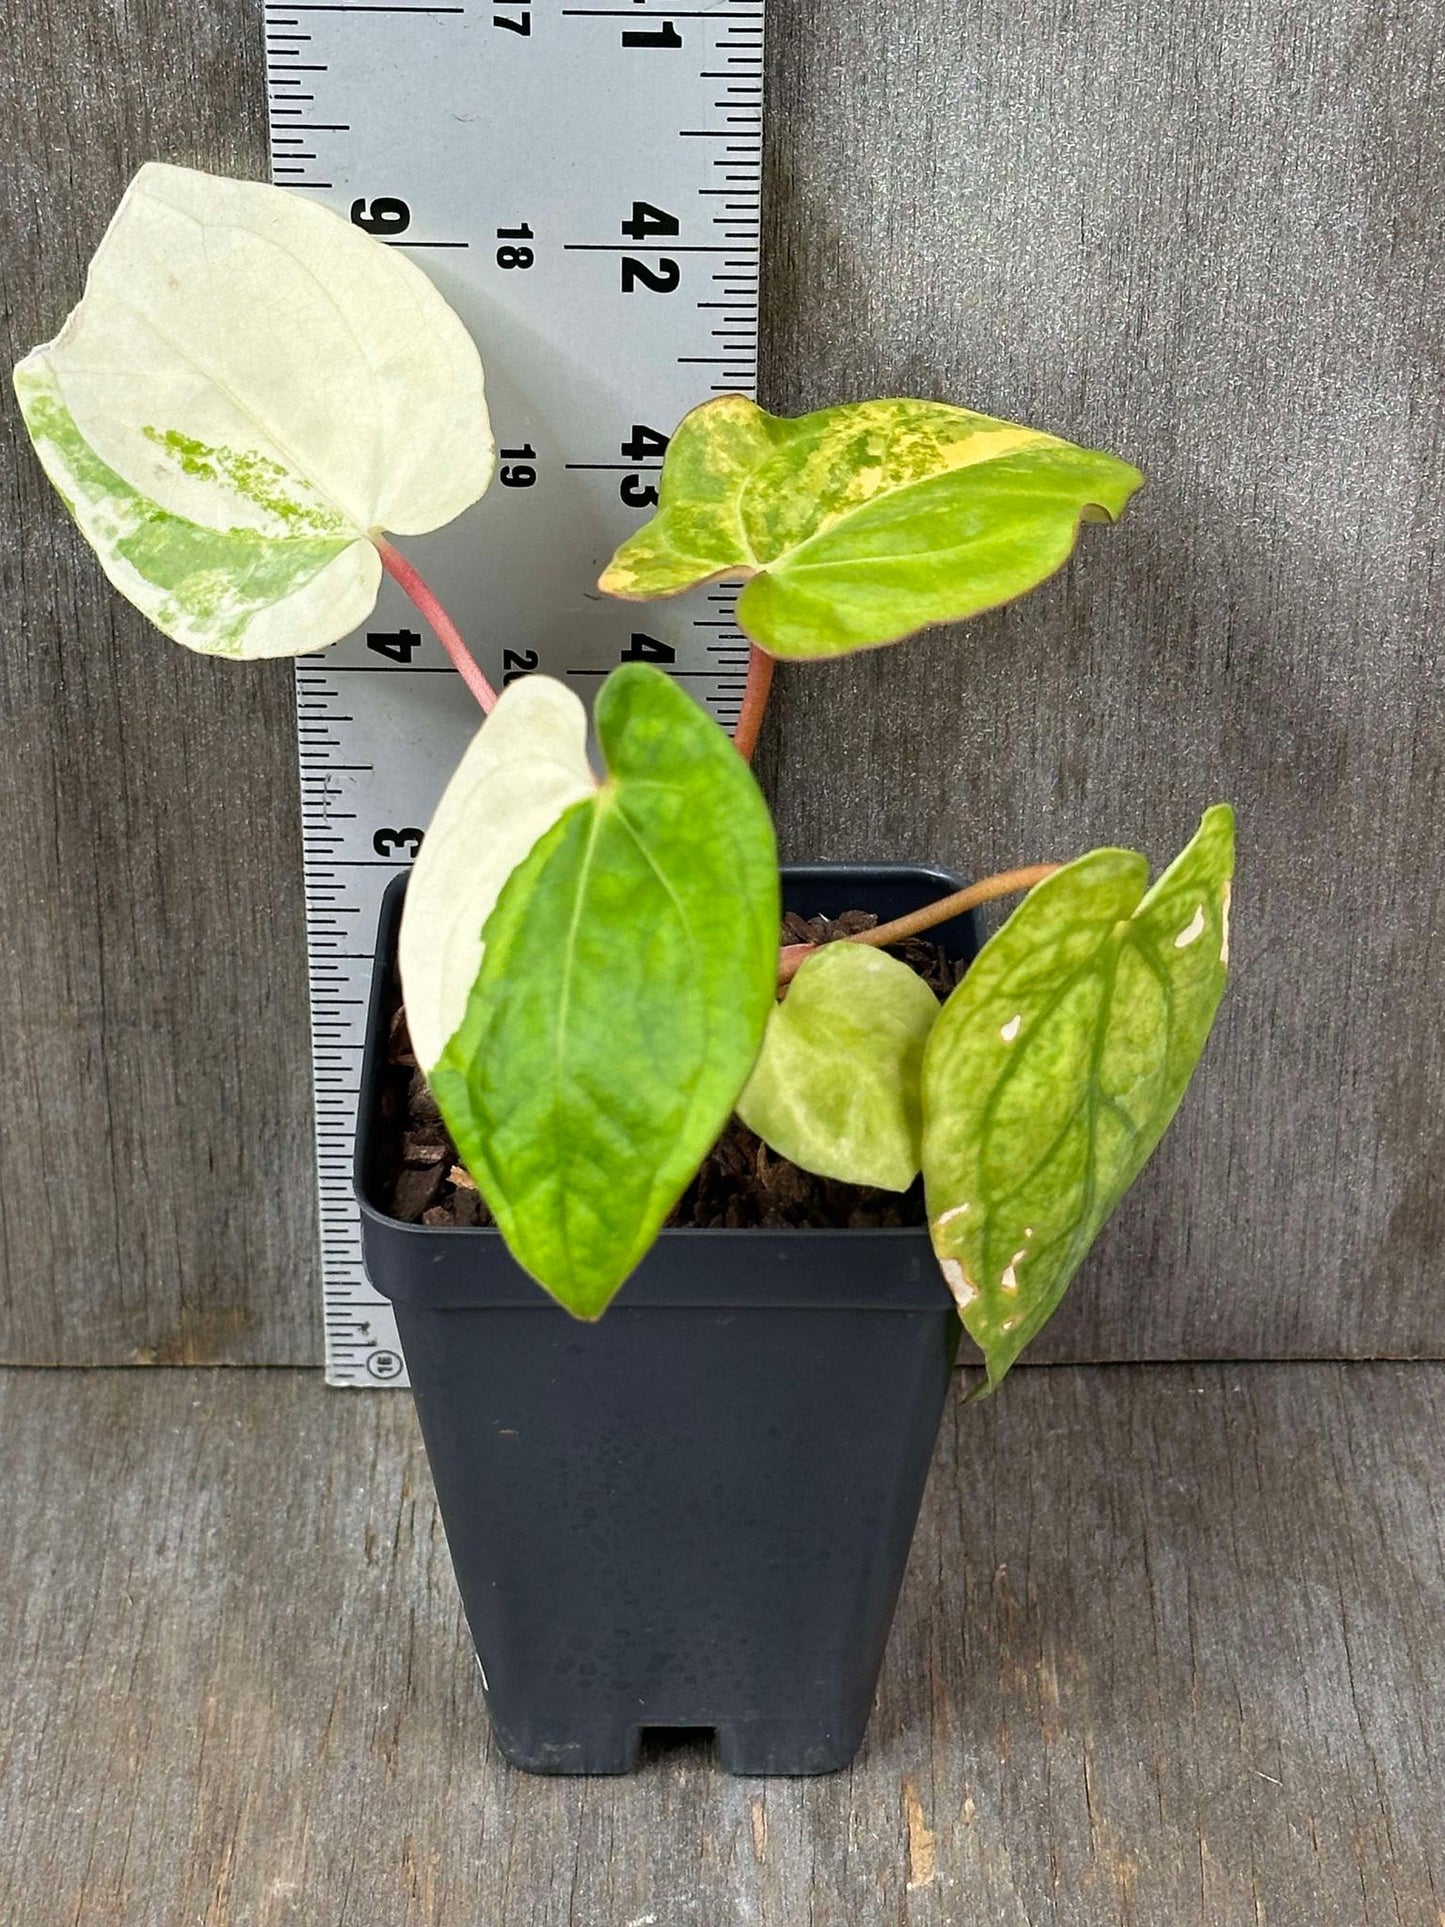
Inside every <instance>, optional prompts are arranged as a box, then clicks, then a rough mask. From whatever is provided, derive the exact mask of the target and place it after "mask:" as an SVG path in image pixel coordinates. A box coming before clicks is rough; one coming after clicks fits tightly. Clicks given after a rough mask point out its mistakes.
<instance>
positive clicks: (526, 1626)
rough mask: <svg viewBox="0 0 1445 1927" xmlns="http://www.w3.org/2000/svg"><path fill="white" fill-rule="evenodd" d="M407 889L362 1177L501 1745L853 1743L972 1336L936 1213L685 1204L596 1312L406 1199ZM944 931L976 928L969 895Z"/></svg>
mask: <svg viewBox="0 0 1445 1927" xmlns="http://www.w3.org/2000/svg"><path fill="white" fill-rule="evenodd" d="M953 888H957V883H956V880H955V879H954V878H953V877H951V876H949V875H948V874H947V873H946V872H944V871H941V870H935V869H928V868H923V867H919V866H915V865H891V864H890V865H873V866H865V865H856V866H855V865H841V864H838V865H832V864H829V865H810V866H806V867H804V866H800V867H795V868H790V869H785V870H784V872H783V889H784V902H785V904H786V905H787V907H788V908H789V909H793V910H798V911H801V912H802V913H803V914H804V915H815V914H818V913H824V914H832V915H837V914H838V913H840V912H841V911H843V910H846V909H859V908H861V909H868V910H874V911H876V912H878V914H879V915H880V916H883V917H894V916H901V915H903V914H904V913H905V912H907V911H909V910H913V909H916V908H918V907H920V906H921V905H922V904H923V903H925V902H929V901H931V900H932V899H933V898H935V897H936V896H938V895H939V894H941V893H943V892H944V891H947V890H949V889H953ZM403 889H404V879H401V878H399V879H398V880H397V881H396V882H395V883H394V884H393V885H392V886H391V888H390V890H389V891H388V893H387V897H386V901H385V904H384V907H383V910H382V916H381V928H380V933H379V941H378V952H377V963H376V971H375V975H374V979H373V985H372V1002H371V1016H370V1023H369V1029H368V1038H367V1046H366V1057H365V1063H364V1068H363V1072H362V1086H361V1108H360V1113H359V1119H358V1130H357V1157H356V1188H357V1195H358V1198H359V1201H360V1205H361V1216H362V1238H363V1249H364V1253H365V1259H366V1267H367V1270H368V1272H369V1274H370V1277H371V1281H372V1283H373V1284H374V1285H375V1287H376V1289H377V1290H378V1291H380V1292H382V1293H384V1294H385V1296H386V1297H387V1298H389V1299H390V1300H391V1302H392V1304H393V1305H394V1306H395V1308H396V1317H397V1323H398V1326H399V1327H400V1331H401V1342H402V1347H403V1350H404V1351H405V1354H406V1362H407V1368H408V1371H409V1373H410V1376H411V1384H412V1390H413V1395H414V1397H415V1399H416V1407H417V1412H418V1414H419V1416H420V1419H421V1427H422V1432H423V1435H424V1437H425V1440H426V1449H427V1456H428V1458H429V1459H430V1462H431V1470H432V1477H433V1478H434V1480H435V1482H436V1490H437V1498H438V1500H439V1502H440V1505H441V1512H442V1519H443V1522H444V1523H445V1526H446V1533H447V1539H448V1542H449V1544H450V1547H451V1554H452V1561H453V1564H454V1566H455V1568H456V1575H457V1583H458V1585H459V1586H460V1588H461V1594H462V1600H463V1603H464V1605H465V1607H466V1614H467V1619H468V1622H469V1624H470V1626H471V1632H472V1637H473V1639H474V1640H475V1642H476V1648H477V1655H478V1660H479V1663H480V1667H481V1671H482V1679H483V1683H484V1685H485V1688H486V1693H487V1700H488V1704H489V1707H490V1711H491V1717H492V1724H493V1729H494V1732H495V1735H496V1739H497V1742H498V1744H499V1745H500V1747H501V1749H502V1751H503V1752H504V1753H505V1755H506V1756H507V1758H508V1759H509V1760H510V1761H512V1762H513V1764H514V1765H516V1766H519V1767H524V1768H526V1769H528V1770H529V1771H531V1772H535V1773H625V1772H627V1771H628V1770H629V1769H630V1768H631V1767H632V1766H633V1765H634V1764H635V1763H636V1760H637V1755H638V1746H639V1740H640V1737H641V1734H642V1732H643V1729H644V1728H679V1727H685V1728H711V1729H713V1731H714V1732H715V1735H716V1742H717V1758H718V1762H719V1764H720V1765H721V1766H722V1767H723V1769H724V1770H725V1771H727V1772H730V1773H741V1774H769V1773H789V1774H795V1773H827V1772H830V1771H832V1770H834V1769H835V1768H838V1767H843V1766H846V1765H847V1764H848V1762H849V1760H851V1759H852V1757H853V1755H854V1753H855V1752H856V1750H857V1748H858V1746H859V1743H860V1742H861V1740H862V1738H863V1731H864V1728H865V1727H866V1725H867V1723H868V1715H869V1711H870V1709H871V1706H872V1701H873V1694H874V1690H875V1687H876V1685H877V1680H878V1671H879V1667H880V1665H881V1663H882V1659H883V1648H884V1645H885V1642H886V1640H887V1637H888V1628H889V1624H890V1621H891V1620H892V1617H893V1608H894V1604H895V1602H896V1600H897V1596H898V1588H899V1585H900V1583H901V1581H902V1577H903V1569H904V1565H905V1563H906V1561H907V1557H908V1547H909V1542H910V1540H911V1539H912V1536H913V1529H914V1525H915V1523H916V1520H917V1516H918V1507H919V1503H920V1501H921V1499H922V1496H923V1486H924V1481H925V1479H926V1477H927V1474H928V1465H929V1460H930V1458H931V1456H932V1453H933V1446H934V1441H935V1438H936V1436H937V1432H938V1425H939V1419H940V1416H941V1414H942V1410H943V1403H944V1399H945V1396H946V1394H947V1391H948V1384H949V1375H950V1371H951V1369H952V1366H953V1362H954V1355H955V1352H956V1349H957V1344H958V1332H959V1325H958V1318H957V1314H956V1312H955V1309H954V1305H953V1301H952V1299H951V1297H950V1296H949V1293H948V1291H947V1289H946V1288H945V1286H944V1284H943V1281H942V1280H941V1278H940V1277H939V1273H938V1268H937V1266H936V1264H935V1263H934V1260H933V1256H932V1253H931V1251H930V1249H929V1242H928V1233H927V1230H926V1228H925V1227H924V1226H922V1225H919V1226H916V1227H910V1228H907V1229H869V1230H836V1231H834V1230H829V1231H809V1230H781V1231H767V1230H698V1229H686V1230H667V1231H664V1232H663V1233H662V1235H661V1237H660V1238H659V1240H658V1242H657V1244H656V1246H655V1247H654V1248H653V1250H652V1251H651V1252H650V1253H649V1255H648V1256H647V1257H646V1258H645V1259H644V1261H643V1263H642V1264H641V1266H640V1267H639V1268H638V1270H637V1271H636V1272H635V1273H634V1274H633V1276H632V1277H631V1278H630V1279H629V1280H628V1282H627V1284H626V1285H624V1286H623V1288H622V1291H621V1293H620V1294H619V1296H618V1297H617V1298H616V1299H615V1300H614V1302H613V1304H612V1306H611V1308H610V1309H609V1311H608V1312H607V1314H606V1315H605V1317H604V1318H602V1320H601V1321H600V1322H599V1323H597V1324H594V1325H583V1324H579V1323H578V1322H577V1321H576V1320H574V1319H573V1318H571V1317H569V1316H568V1314H567V1313H566V1312H564V1311H562V1310H561V1309H560V1307H558V1306H557V1305H556V1304H554V1303H553V1301H552V1300H551V1299H550V1298H548V1297H547V1295H546V1294H545V1293H544V1292H543V1291H542V1290H541V1289H540V1287H539V1286H537V1285H536V1284H535V1283H533V1281H532V1280H531V1279H530V1278H529V1277H528V1276H527V1275H526V1274H525V1273H524V1272H523V1271H522V1270H521V1269H520V1267H519V1266H518V1265H517V1264H516V1263H515V1262H514V1261H513V1259H512V1257H511V1255H510V1254H509V1252H508V1251H507V1248H506V1246H505V1245H504V1244H503V1242H502V1239H501V1236H500V1234H499V1233H498V1232H496V1231H495V1230H492V1229H478V1228H470V1229H468V1228H458V1227H453V1226H438V1227H431V1226H423V1225H415V1224H404V1223H401V1222H400V1221H398V1220H397V1219H395V1218H392V1217H390V1216H388V1214H387V1212H386V1210H385V1209H384V1208H383V1207H382V1204H381V1202H380V1195H381V1193H380V1187H379V1184H378V1182H377V1176H378V1170H379V1165H380V1159H379V1155H378V1151H379V1135H380V1128H381V1118H380V1104H379V1100H380V1092H381V1088H382V1077H383V1071H384V1067H385V1061H386V1042H387V1016H388V1006H389V1002H390V996H391V986H392V983H393V968H394V966H393V958H394V955H395V948H396V932H397V924H398V920H399V918H400V915H401V905H402V891H403ZM935 935H936V936H937V937H938V939H939V940H940V941H941V942H943V943H944V944H945V945H946V946H947V948H948V949H949V951H950V952H951V953H952V954H953V955H954V956H956V957H960V958H965V957H970V956H972V954H973V951H974V947H975V942H974V930H973V925H972V922H971V920H970V919H967V918H961V919H959V920H957V921H956V922H954V923H952V924H948V925H944V926H941V927H940V929H939V930H938V931H937V932H935Z"/></svg>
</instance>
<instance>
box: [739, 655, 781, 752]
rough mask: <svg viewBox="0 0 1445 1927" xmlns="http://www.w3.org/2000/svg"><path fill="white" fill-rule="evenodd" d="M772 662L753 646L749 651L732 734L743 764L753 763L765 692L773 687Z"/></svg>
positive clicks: (765, 702) (766, 697)
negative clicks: (746, 670)
mask: <svg viewBox="0 0 1445 1927" xmlns="http://www.w3.org/2000/svg"><path fill="white" fill-rule="evenodd" d="M773 667H774V664H773V658H772V657H771V656H770V655H769V654H768V652H767V650H766V649H759V647H758V645H757V644H756V643H753V645H752V646H751V648H750V649H749V650H748V680H747V684H746V686H745V687H744V689H743V706H742V708H741V709H740V710H739V711H738V726H737V728H736V729H735V730H734V731H733V745H734V747H735V748H736V750H737V752H738V755H739V756H741V757H742V759H743V761H744V762H745V763H750V762H751V761H752V760H753V751H754V750H755V749H756V748H757V746H758V735H759V733H760V731H761V730H762V727H763V712H764V711H765V710H766V709H767V706H768V692H769V691H770V690H771V689H772V686H773Z"/></svg>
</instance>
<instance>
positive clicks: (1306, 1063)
mask: <svg viewBox="0 0 1445 1927" xmlns="http://www.w3.org/2000/svg"><path fill="white" fill-rule="evenodd" d="M769 33H770V36H771V53H772V68H771V76H770V78H771V98H770V107H769V116H770V117H769V122H768V130H769V142H770V147H769V169H770V173H769V179H770V182H771V190H772V200H771V208H770V218H769V224H768V228H767V250H766V257H765V264H764V273H763V288H764V298H765V303H766V327H765V330H764V340H765V345H766V348H767V353H766V356H765V362H764V399H765V400H766V401H767V403H768V404H769V405H770V406H772V407H774V408H777V409H780V410H782V411H784V412H789V413H791V412H794V411H798V410H801V409H805V408H812V407H818V406H820V405H822V404H825V403H828V402H831V401H835V400H845V399H853V398H855V397H860V396H864V395H869V394H878V393H884V394H886V393H890V392H907V393H919V394H924V395H928V396H932V397H937V398H940V399H949V400H958V401H964V402H968V403H971V404H973V405H975V406H977V407H980V408H982V409H984V410H986V411H987V412H989V413H991V414H997V415H1003V416H1007V417H1013V418H1019V419H1023V420H1026V421H1029V422H1033V423H1037V424H1038V425H1040V426H1042V427H1045V428H1048V429H1051V430H1053V431H1054V432H1056V433H1060V434H1063V435H1066V436H1068V437H1070V438H1072V439H1074V440H1078V441H1082V442H1085V443H1089V444H1092V445H1095V446H1102V447H1106V448H1109V449H1111V450H1113V451H1115V452H1117V453H1119V454H1122V455H1125V456H1127V457H1128V458H1129V459H1130V460H1131V461H1135V462H1138V463H1139V464H1140V466H1141V467H1142V468H1143V469H1144V470H1145V472H1146V474H1148V476H1149V477H1150V480H1149V484H1148V486H1147V487H1146V489H1145V490H1144V492H1143V494H1142V495H1141V496H1140V497H1139V498H1138V500H1137V501H1136V503H1135V504H1134V505H1133V506H1132V507H1131V508H1130V510H1129V512H1128V515H1127V517H1126V519H1125V521H1124V523H1123V524H1122V525H1121V526H1120V527H1119V528H1118V529H1117V530H1116V531H1113V532H1109V531H1106V530H1100V529H1088V530H1085V532H1084V537H1083V540H1082V543H1081V549H1080V554H1079V557H1078V560H1077V561H1076V563H1075V565H1074V566H1073V567H1072V568H1071V569H1069V570H1068V571H1066V572H1065V573H1064V574H1063V575H1062V576H1060V577H1058V578H1056V579H1055V580H1054V582H1052V583H1051V584H1049V585H1047V586H1046V587H1045V588H1044V589H1042V590H1041V591H1039V592H1038V593H1037V594H1035V595H1034V596H1032V597H1031V598H1029V599H1028V600H1027V601H1025V602H1024V603H1022V604H1020V605H1019V606H1018V607H1017V608H1016V609H1014V610H1013V611H1011V612H1008V613H1006V614H1003V615H998V616H994V617H990V618H985V619H983V620H981V621H979V622H976V623H974V624H972V625H970V626H969V627H968V628H967V629H963V630H955V631H954V632H952V633H943V634H935V635H933V636H931V637H927V638H922V639H919V640H916V641H913V642H910V643H907V644H905V645H904V646H903V647H901V648H896V649H889V650H883V651H880V652H878V653H876V654H874V655H871V656H868V657H863V658H854V659H852V660H851V661H848V662H845V663H841V664H837V665H834V666H830V667H812V666H809V667H798V666H788V665H784V667H783V668H782V669H781V670H780V672H779V674H778V678H777V684H776V694H775V697H774V704H775V707H774V711H773V713H772V715H771V716H770V718H769V724H768V728H767V730H766V731H765V737H764V747H763V755H762V758H761V759H760V766H761V767H762V768H763V769H764V770H765V771H766V772H767V776H768V779H769V781H770V785H771V787H772V789H773V790H774V792H775V794H776V797H777V804H778V810H779V817H780V828H781V833H782V841H783V846H784V849H785V851H786V853H787V854H788V855H790V856H805V855H806V856H828V857H844V856H867V857H881V856H906V857H925V858H933V859H937V860H941V861H945V862H948V863H950V864H952V865H954V866H955V867H957V868H960V869H962V870H963V871H965V872H972V873H974V874H983V873H987V872H989V871H992V870H999V869H1006V868H1010V867H1012V866H1013V865H1015V864H1017V863H1023V862H1034V861H1037V860H1040V859H1046V858H1064V857H1069V856H1073V855H1075V854H1077V853H1078V852H1080V851H1082V850H1084V849H1087V848H1088V847H1090V846H1091V845H1093V844H1098V843H1125V844H1129V845H1133V846H1135V847H1138V848H1141V849H1144V850H1146V851H1148V852H1149V853H1150V854H1151V856H1152V857H1154V858H1155V859H1156V860H1159V861H1162V860H1164V859H1165V858H1167V857H1168V856H1170V855H1171V854H1172V853H1173V852H1174V851H1175V850H1176V849H1177V848H1178V847H1179V846H1180V845H1181V843H1182V842H1183V841H1184V840H1185V838H1186V837H1187V836H1188V835H1189V833H1190V832H1191V831H1192V829H1193V827H1194V825H1195V823H1196V821H1197V819H1198V816H1199V813H1200V811H1201V810H1202V809H1203V807H1204V806H1205V805H1206V804H1208V803H1210V802H1213V801H1215V800H1218V799H1220V798H1228V799H1231V800H1233V801H1234V802H1235V803H1236V805H1237V806H1238V808H1239V812H1240V871H1239V880H1238V883H1237V886H1236V895H1235V905H1236V920H1235V929H1236V941H1235V949H1234V955H1235V962H1236V970H1235V982H1234V986H1233V988H1232V991H1231V995H1230V999H1229V1001H1228V1002H1227V1004H1226V1006H1225V1009H1224V1011H1223V1013H1222V1018H1221V1027H1220V1030H1219V1033H1218V1034H1217V1036H1216V1038H1215V1040H1214V1042H1213V1044H1212V1045H1211V1048H1210V1053H1209V1056H1208V1058H1207V1060H1206V1066H1205V1070H1204V1073H1203V1076H1202V1079H1201V1081H1200V1084H1199V1086H1198V1088H1197V1089H1196V1091H1195V1093H1194V1095H1193V1097H1192V1098H1191V1099H1190V1101H1189V1103H1188V1104H1187V1106H1186V1108H1185V1111H1184V1113H1183V1115H1182V1116H1181V1118H1180V1119H1179V1121H1178V1123H1177V1124H1176V1126H1175V1128H1174V1131H1173V1134H1172V1136H1171V1138H1170V1139H1169V1140H1168V1141H1167V1142H1166V1144H1165V1146H1164V1147H1163V1149H1162V1150H1161V1152H1160V1154H1159V1156H1158V1158H1157V1160H1156V1162H1155V1164H1154V1166H1153V1168H1152V1170H1151V1172H1150V1173H1149V1174H1148V1176H1147V1177H1146V1178H1145V1180H1144V1181H1143V1182H1142V1183H1141V1185H1140V1186H1139V1188H1138V1190H1137V1192H1136V1193H1135V1195H1134V1197H1133V1199H1132V1200H1131V1201H1130V1203H1129V1204H1128V1205H1127V1206H1126V1207H1125V1209H1124V1210H1123V1211H1122V1213H1121V1214H1120V1216H1119V1218H1118V1219H1117V1220H1116V1221H1115V1223H1114V1225H1113V1226H1112V1228H1111V1229H1110V1230H1109V1231H1108V1233H1107V1234H1106V1236H1105V1238H1104V1240H1103V1243H1102V1246H1101V1248H1100V1251H1099V1254H1098V1256H1097V1257H1096V1258H1095V1260H1094V1261H1093V1262H1092V1263H1091V1264H1090V1266H1089V1267H1088V1269H1087V1271H1086V1272H1085V1274H1084V1275H1083V1276H1082V1277H1081V1279H1080V1281H1079V1282H1078V1284H1077V1285H1076V1286H1075V1287H1074V1291H1073V1295H1072V1298H1071V1300H1070V1301H1069V1303H1068V1304H1067V1306H1066V1308H1065V1310H1064V1311H1063V1312H1062V1313H1061V1314H1060V1315H1059V1317H1058V1318H1057V1319H1056V1320H1055V1322H1054V1324H1053V1326H1052V1327H1051V1329H1050V1331H1049V1332H1048V1333H1047V1334H1046V1335H1045V1337H1044V1338H1043V1340H1042V1341H1040V1343H1038V1344H1037V1345H1036V1346H1035V1347H1034V1348H1033V1353H1032V1355H1033V1356H1035V1357H1100V1358H1131V1357H1146V1358H1147V1357H1155V1358H1170V1357H1180V1356H1185V1357H1188V1356H1196V1357H1198V1356H1203V1357H1231V1356H1242V1357H1259V1356H1270V1355H1293V1356H1311V1355H1320V1356H1325V1355H1337V1354H1346V1355H1348V1354H1363V1355H1370V1354H1400V1355H1410V1354H1417V1353H1435V1354H1437V1355H1438V1354H1439V1353H1440V1352H1441V1351H1442V1349H1445V1291H1442V1289H1441V1287H1442V1284H1445V1026H1442V1024H1441V1022H1440V1012H1441V1010H1442V1009H1445V944H1442V942H1441V941H1440V939H1441V935H1442V931H1445V860H1442V856H1441V847H1440V841H1439V837H1438V834H1437V832H1438V828H1439V825H1440V823H1441V820H1442V808H1445V782H1442V757H1445V677H1442V675H1441V670H1440V636H1441V629H1442V621H1445V600H1442V594H1441V588H1442V576H1441V573H1440V571H1439V570H1438V569H1437V568H1436V567H1435V563H1434V556H1435V551H1436V550H1437V548H1438V545H1439V540H1440V523H1439V503H1440V500H1441V497H1442V493H1445V486H1442V485H1445V461H1442V437H1441V416H1440V411H1439V396H1440V391H1441V385H1442V372H1445V371H1442V359H1445V357H1442V327H1441V314H1442V312H1445V304H1442V301H1441V279H1440V277H1441V268H1442V262H1445V246H1442V241H1445V142H1442V141H1441V139H1440V134H1441V106H1440V103H1441V99H1442V94H1441V90H1440V87H1439V75H1440V67H1441V60H1442V54H1445V21H1442V16H1441V14H1440V12H1439V9H1438V8H1435V7H1432V6H1430V5H1429V4H1428V3H1427V0H1401V3H1400V4H1394V5H1390V6H1388V7H1376V6H1371V5H1368V4H1366V0H1308V3H1307V4H1305V5H1303V6H1301V5H1298V4H1294V3H1293V0H1242V3H1238V4H1237V3H1235V0H1228V3H1226V0H1199V3H1198V4H1193V5H1189V6H1176V5H1166V4H1153V5H1148V6H1145V7H1143V8H1141V7H1139V6H1137V5H1134V4H1126V0H1090V4H1088V5H1082V6H1081V5H1076V4H1072V3H1071V0H1045V4H1043V5H1041V6H1039V7H1031V8H1030V9H1029V10H1028V13H1027V16H1024V15H1022V14H1020V13H1019V12H1018V10H1017V9H1014V8H1010V7H1006V6H1004V5H1001V4H998V0H963V3H962V4H957V5H938V4H935V0H893V4H890V5H888V6H886V7H862V6H848V5H843V4H840V0H771V5H770V25H769Z"/></svg>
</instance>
